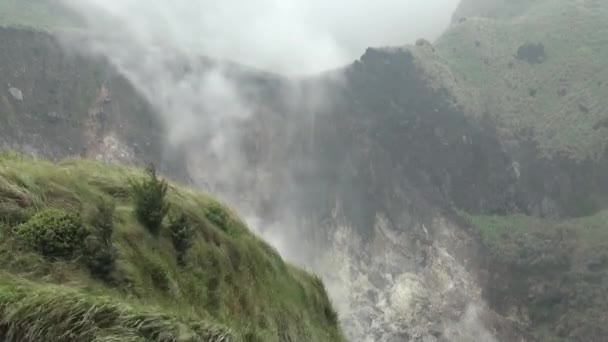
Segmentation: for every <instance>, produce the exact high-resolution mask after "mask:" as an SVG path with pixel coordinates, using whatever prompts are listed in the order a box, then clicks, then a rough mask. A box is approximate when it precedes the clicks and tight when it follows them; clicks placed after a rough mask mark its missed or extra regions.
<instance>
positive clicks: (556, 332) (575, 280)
mask: <svg viewBox="0 0 608 342" xmlns="http://www.w3.org/2000/svg"><path fill="white" fill-rule="evenodd" d="M471 223H472V224H473V226H474V227H476V228H477V229H478V231H479V232H480V236H481V240H482V241H483V245H484V246H485V249H486V250H487V252H486V255H487V258H488V259H487V262H488V269H489V270H490V272H491V274H490V279H491V281H490V282H489V283H488V286H487V287H486V293H485V296H486V298H487V300H488V301H489V304H490V305H492V306H493V307H495V308H496V309H498V310H499V312H501V313H503V314H505V315H511V316H512V317H517V319H518V320H522V323H524V324H528V325H530V326H531V327H532V330H533V332H534V334H535V335H536V336H537V337H538V338H539V340H540V341H564V342H565V341H600V340H603V339H604V336H606V334H608V328H607V327H606V324H605V314H604V313H605V312H606V310H608V300H606V298H608V288H607V287H606V284H607V283H608V211H602V212H599V213H598V214H596V215H593V216H589V217H584V218H578V219H571V220H564V221H553V220H546V219H540V218H535V217H529V216H523V215H514V216H502V217H500V216H474V217H471Z"/></svg>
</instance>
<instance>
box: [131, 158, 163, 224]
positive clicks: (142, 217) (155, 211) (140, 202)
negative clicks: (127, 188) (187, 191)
mask: <svg viewBox="0 0 608 342" xmlns="http://www.w3.org/2000/svg"><path fill="white" fill-rule="evenodd" d="M146 174H147V177H146V178H145V179H143V180H141V181H133V182H131V189H132V192H133V200H134V201H135V215H136V217H137V219H138V220H139V222H140V223H141V224H142V225H144V226H145V227H146V228H148V230H149V231H150V232H151V233H152V234H154V235H157V234H158V232H159V231H160V228H161V225H162V223H163V219H164V218H165V216H166V215H167V212H168V211H169V204H168V203H167V201H166V199H165V197H166V195H167V188H168V185H167V182H166V181H165V180H163V179H159V178H158V176H157V175H156V169H155V168H154V166H153V165H150V166H148V168H147V169H146Z"/></svg>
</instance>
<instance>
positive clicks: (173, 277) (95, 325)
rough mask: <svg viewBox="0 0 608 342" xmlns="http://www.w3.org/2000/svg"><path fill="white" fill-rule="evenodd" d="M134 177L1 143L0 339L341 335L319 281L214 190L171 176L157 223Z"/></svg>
mask: <svg viewBox="0 0 608 342" xmlns="http://www.w3.org/2000/svg"><path fill="white" fill-rule="evenodd" d="M144 177H147V176H146V175H144V173H143V172H142V171H140V170H135V169H126V168H120V167H114V166H105V165H100V164H98V163H95V162H91V161H84V160H68V161H64V162H61V163H58V164H53V163H50V162H45V161H37V160H30V159H25V158H23V157H21V156H18V155H12V154H2V155H0V222H1V223H0V273H1V275H0V339H2V340H4V341H40V340H41V338H42V337H44V339H48V340H56V341H224V339H222V338H223V337H228V339H227V340H228V341H231V340H234V341H239V340H244V341H341V340H342V339H343V338H342V336H341V332H340V330H339V328H338V323H337V317H336V314H335V312H334V311H333V309H332V307H331V304H330V302H329V300H328V297H327V295H326V293H325V289H324V287H323V284H322V282H321V281H320V280H319V279H318V278H316V277H314V276H311V275H309V274H307V273H305V272H303V271H301V270H299V269H297V268H294V267H292V266H290V265H288V264H286V263H284V262H283V260H282V259H281V258H280V256H279V255H278V254H277V253H276V252H275V251H274V250H273V249H272V248H271V247H269V246H268V245H267V244H265V243H264V242H263V241H261V240H259V239H258V238H256V237H255V236H254V235H252V234H251V233H250V232H249V231H248V230H247V228H246V227H245V226H244V224H243V223H242V221H240V220H239V218H238V217H237V216H236V215H235V214H234V213H232V212H230V211H229V210H228V209H225V208H224V207H223V206H221V205H220V204H219V203H217V202H215V201H214V200H213V199H211V198H209V197H206V196H205V195H202V194H199V193H195V192H193V191H190V190H187V189H183V188H180V187H178V186H175V185H173V184H170V185H169V188H168V192H167V199H168V202H169V215H168V216H167V218H165V220H164V221H163V223H162V226H161V229H160V231H159V232H158V233H157V234H155V233H154V232H152V231H150V230H149V229H146V228H145V227H144V226H142V224H140V223H139V222H140V221H141V220H138V219H137V218H136V215H135V207H134V197H133V196H132V185H131V184H136V183H137V182H138V181H140V180H142V179H145V178H144ZM134 182H135V183H134ZM180 219H181V220H180ZM44 220H46V221H44ZM41 222H43V224H40V223H41ZM180 224H181V225H180ZM56 226H57V227H63V228H61V229H63V230H61V229H59V228H57V229H55V228H52V227H56ZM32 227H33V228H32ZM49 227H51V228H52V229H51V228H49ZM175 227H178V228H179V227H181V228H180V229H175ZM182 228H183V229H182ZM41 230H44V231H45V233H44V234H38V233H37V232H40V231H41ZM76 231H77V232H78V234H79V235H78V239H76V240H75V239H74V236H76V235H75V234H76V233H73V232H76ZM108 231H111V232H113V234H111V235H110V236H111V237H110V238H108V234H107V232H108ZM66 232H69V234H68V233H66ZM184 232H186V233H184ZM32 236H33V237H35V238H36V239H33V238H32ZM176 237H178V238H177V239H176ZM184 237H185V238H184ZM106 240H109V241H108V243H107V244H106V242H104V241H106ZM176 241H178V242H179V241H181V243H176ZM184 241H186V243H184ZM33 242H34V243H33Z"/></svg>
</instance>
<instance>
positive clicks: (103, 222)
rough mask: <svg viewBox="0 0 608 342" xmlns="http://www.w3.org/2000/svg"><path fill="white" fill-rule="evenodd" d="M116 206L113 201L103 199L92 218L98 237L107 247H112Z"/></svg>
mask: <svg viewBox="0 0 608 342" xmlns="http://www.w3.org/2000/svg"><path fill="white" fill-rule="evenodd" d="M115 210H116V205H115V204H114V202H112V201H108V200H105V199H102V200H101V201H100V202H99V204H98V205H97V210H96V211H95V213H94V214H93V217H92V218H91V225H92V226H93V227H94V228H95V229H96V231H97V236H98V237H99V239H100V240H101V241H102V242H103V243H104V244H105V245H107V246H111V245H112V235H113V234H114V211H115Z"/></svg>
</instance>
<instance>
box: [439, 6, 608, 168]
mask: <svg viewBox="0 0 608 342" xmlns="http://www.w3.org/2000/svg"><path fill="white" fill-rule="evenodd" d="M493 13H494V14H493ZM496 13H502V14H504V15H500V16H499V15H495V14H496ZM466 15H469V16H466ZM606 18H608V2H606V1H597V0H584V1H566V0H560V1H558V0H539V1H529V0H517V1H504V0H501V1H498V0H495V1H486V2H483V4H482V2H480V1H475V0H465V1H463V2H462V4H461V6H460V10H459V11H458V12H457V14H456V16H455V19H456V21H455V23H454V24H453V25H452V27H451V28H450V29H449V30H448V31H447V32H446V33H445V34H444V35H443V36H442V37H441V38H440V39H439V41H438V42H437V52H438V54H439V55H440V56H441V58H442V60H443V61H444V62H445V63H446V64H447V65H448V66H449V67H450V69H451V70H452V71H453V72H454V74H456V75H457V76H458V78H459V82H460V86H461V87H464V88H471V89H473V90H474V91H475V92H477V95H478V96H477V97H475V98H468V99H461V100H462V101H479V102H480V103H481V104H482V109H481V111H480V113H477V114H478V115H485V116H489V117H491V118H493V119H494V120H495V121H496V123H497V125H498V127H499V129H500V133H501V135H502V136H503V138H505V139H506V140H507V141H512V140H526V139H532V140H533V141H534V142H535V143H536V144H537V145H538V146H539V148H540V150H541V151H542V153H543V154H544V155H545V156H556V155H557V156H567V157H568V158H572V159H575V160H583V159H597V158H599V157H602V155H603V153H604V152H605V150H606V147H607V146H608V111H607V110H606V108H608V98H607V97H606V96H605V94H606V91H607V90H608V82H606V81H605V80H606V78H607V77H608V69H607V68H606V67H605V63H606V60H607V58H608V39H607V38H606V37H608V26H607V25H606V24H605V23H606Z"/></svg>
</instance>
